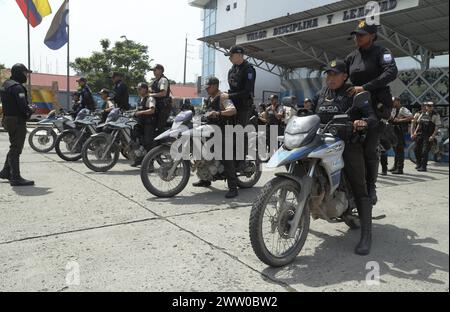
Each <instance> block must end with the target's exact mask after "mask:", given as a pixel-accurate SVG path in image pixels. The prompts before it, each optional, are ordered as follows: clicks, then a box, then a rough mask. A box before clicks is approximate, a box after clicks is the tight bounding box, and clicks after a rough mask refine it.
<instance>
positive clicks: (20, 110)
mask: <svg viewBox="0 0 450 312" xmlns="http://www.w3.org/2000/svg"><path fill="white" fill-rule="evenodd" d="M29 73H31V71H30V70H28V69H27V68H26V66H25V65H23V64H16V65H14V66H13V67H12V69H11V78H10V79H9V80H6V81H5V82H4V83H3V86H2V87H1V88H0V96H1V101H2V103H3V121H2V122H3V127H4V128H5V130H6V131H8V135H9V142H10V143H11V145H10V147H9V152H8V154H7V155H6V161H5V165H4V167H3V170H2V171H1V172H0V179H3V180H9V182H10V185H11V186H32V185H34V181H28V180H25V179H24V178H22V177H21V175H20V155H21V154H22V150H23V145H24V142H25V137H26V135H27V120H28V119H29V118H30V117H31V115H32V110H31V108H30V107H29V103H28V93H27V89H26V88H25V87H24V86H23V84H25V83H26V82H27V75H28V74H29Z"/></svg>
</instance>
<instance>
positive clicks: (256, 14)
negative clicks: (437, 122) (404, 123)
mask: <svg viewBox="0 0 450 312" xmlns="http://www.w3.org/2000/svg"><path fill="white" fill-rule="evenodd" d="M339 2H344V1H336V0H314V1H312V0H311V1H310V0H299V1H292V0H277V1H260V0H189V4H190V5H192V6H195V7H198V8H199V9H201V10H202V19H203V24H204V28H203V35H204V37H208V36H212V35H215V34H221V33H225V32H229V31H233V30H236V29H240V28H243V27H247V26H250V25H255V24H258V23H264V22H267V21H271V20H273V19H276V18H279V17H283V16H288V15H292V14H295V13H299V12H304V11H307V10H311V9H315V8H318V7H321V6H324V5H330V4H335V3H339ZM202 58H203V70H202V80H203V81H204V80H206V78H207V77H209V76H213V75H214V76H216V77H217V78H219V80H220V81H221V88H222V89H223V90H226V89H227V88H228V83H227V73H228V70H229V68H230V66H231V64H230V62H229V60H228V58H227V57H225V56H224V55H223V53H222V52H219V51H218V50H217V49H215V48H214V47H211V46H208V45H207V44H203V51H202ZM397 61H398V65H399V69H400V71H401V74H400V75H399V78H398V79H397V81H395V82H394V83H393V84H392V85H391V87H392V89H393V93H394V94H395V95H396V96H400V97H401V98H402V100H403V103H404V104H405V105H407V106H411V107H415V106H417V105H418V104H419V103H420V102H422V101H425V100H433V101H435V102H436V103H438V104H439V105H440V107H441V111H442V113H443V114H444V115H448V78H449V71H448V67H449V65H448V56H447V55H446V56H440V57H436V58H435V59H433V60H432V61H431V64H430V65H431V66H430V69H422V68H421V67H420V65H419V64H417V63H416V62H415V61H413V60H412V59H410V58H408V57H404V58H399V59H398V60H397ZM322 83H323V79H322V75H321V73H320V72H317V71H313V70H309V69H308V68H303V69H299V70H298V72H297V73H296V76H295V78H293V77H290V79H285V78H282V79H280V77H279V76H276V75H273V74H271V73H268V72H266V71H263V70H261V69H257V82H256V90H255V99H256V101H257V102H260V101H265V100H266V97H267V95H269V94H271V93H280V94H281V95H282V96H287V95H296V96H297V97H298V98H299V100H300V101H302V100H303V99H304V98H305V97H311V96H313V95H314V94H315V92H317V90H318V89H319V88H320V87H321V86H322Z"/></svg>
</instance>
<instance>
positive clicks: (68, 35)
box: [67, 0, 70, 110]
mask: <svg viewBox="0 0 450 312" xmlns="http://www.w3.org/2000/svg"><path fill="white" fill-rule="evenodd" d="M67 6H68V7H69V0H67ZM68 14H69V15H68V16H67V21H68V23H67V107H68V109H69V110H70V10H69V13H68Z"/></svg>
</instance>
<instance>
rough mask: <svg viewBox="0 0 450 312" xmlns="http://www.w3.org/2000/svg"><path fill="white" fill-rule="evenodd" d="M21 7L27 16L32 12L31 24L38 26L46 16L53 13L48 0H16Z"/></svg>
mask: <svg viewBox="0 0 450 312" xmlns="http://www.w3.org/2000/svg"><path fill="white" fill-rule="evenodd" d="M16 2H17V4H18V5H19V8H20V9H21V10H22V13H23V15H24V16H25V18H27V17H28V12H29V14H30V18H29V20H28V21H29V23H30V25H31V26H33V27H36V26H38V25H39V24H40V23H41V22H42V19H43V18H44V17H45V16H48V15H50V14H51V13H52V8H51V7H50V3H48V0H16Z"/></svg>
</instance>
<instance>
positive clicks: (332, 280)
mask: <svg viewBox="0 0 450 312" xmlns="http://www.w3.org/2000/svg"><path fill="white" fill-rule="evenodd" d="M373 231H374V233H373V234H374V241H373V247H372V253H371V254H370V256H368V257H361V256H357V255H355V254H353V249H354V247H355V245H356V244H357V242H358V239H359V231H350V230H349V232H347V235H345V236H330V235H327V234H323V233H319V232H316V231H310V234H312V235H314V236H316V237H318V238H320V239H323V242H322V243H321V244H320V245H319V246H318V247H317V248H315V253H314V255H312V256H302V255H301V253H300V255H299V257H298V258H297V260H296V261H295V262H294V263H293V264H291V265H289V266H286V267H284V268H278V269H275V268H267V269H265V270H264V271H263V272H264V273H265V274H267V275H269V276H271V277H272V278H273V279H275V280H276V281H280V282H284V283H287V284H289V285H291V286H295V285H305V286H309V287H326V286H332V285H339V284H341V283H345V282H351V281H357V282H359V281H365V280H366V275H367V274H368V273H369V271H370V270H369V269H366V265H367V263H368V262H370V261H376V262H378V264H379V265H380V283H387V282H386V281H383V276H387V275H390V276H393V277H395V278H400V279H405V280H410V281H423V282H427V283H432V284H440V285H444V284H445V283H444V282H443V281H439V280H437V279H434V278H433V277H432V275H433V274H434V273H436V271H438V270H439V271H444V272H446V273H447V274H448V272H449V255H448V254H446V253H444V252H440V251H437V250H435V249H432V248H430V247H426V246H423V245H422V244H428V245H429V244H437V243H438V241H436V240H435V239H433V238H418V235H417V233H415V232H413V231H411V230H408V229H402V228H399V227H396V226H394V225H377V224H374V227H373ZM307 245H308V241H307V242H306V245H305V246H306V247H307ZM393 291H400V289H393Z"/></svg>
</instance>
